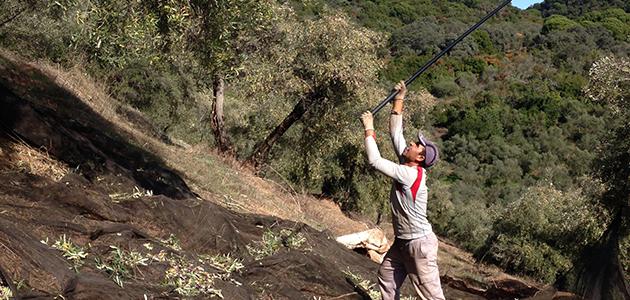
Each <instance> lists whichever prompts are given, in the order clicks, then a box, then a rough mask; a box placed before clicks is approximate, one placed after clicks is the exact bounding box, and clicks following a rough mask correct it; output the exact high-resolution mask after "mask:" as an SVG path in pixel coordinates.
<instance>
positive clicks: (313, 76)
mask: <svg viewBox="0 0 630 300" xmlns="http://www.w3.org/2000/svg"><path fill="white" fill-rule="evenodd" d="M277 11H278V12H279V13H280V14H281V15H280V17H279V19H278V20H277V21H276V23H275V25H274V27H273V28H272V29H270V30H269V31H268V32H267V33H266V35H261V36H258V37H256V38H254V39H252V40H250V41H249V45H248V47H251V48H252V49H255V51H256V52H255V53H253V57H252V58H251V60H250V62H249V63H250V64H252V66H251V67H248V68H245V70H246V71H245V72H248V73H247V76H246V78H244V82H245V83H246V84H248V85H249V87H248V88H247V90H248V91H250V95H249V96H250V97H252V98H253V99H256V100H257V101H256V102H258V103H270V102H269V100H272V102H273V101H277V100H278V99H286V100H287V101H290V102H291V104H290V105H287V104H286V103H275V104H270V106H263V107H261V110H260V111H259V112H260V113H267V111H273V110H274V107H273V106H276V107H275V109H279V108H281V107H283V106H285V107H287V108H289V106H291V107H290V108H289V109H288V110H289V111H288V113H287V114H286V115H285V116H284V117H283V118H281V120H280V121H279V123H277V124H276V125H275V126H273V128H272V129H271V131H270V132H269V133H268V134H267V135H266V137H265V138H264V139H263V140H262V141H260V142H259V143H258V144H257V145H256V146H255V149H254V150H253V151H252V154H251V155H250V157H249V159H248V162H249V163H250V164H251V165H253V166H255V167H260V166H261V164H264V163H265V162H266V161H267V159H268V156H269V153H270V152H271V150H272V148H273V146H274V145H275V144H276V142H277V141H278V140H279V139H280V138H281V137H282V136H283V135H284V134H285V133H286V132H287V130H289V128H291V127H292V126H293V125H294V124H296V123H297V122H302V123H304V124H306V123H308V124H309V125H308V127H309V128H306V130H307V131H308V130H313V131H317V132H318V133H324V132H336V133H337V134H338V137H341V136H342V135H341V132H343V131H345V130H348V128H349V127H350V126H346V125H347V124H348V122H353V121H355V120H354V118H353V117H351V116H348V115H347V113H348V112H352V113H355V114H357V116H358V112H359V111H358V110H355V109H356V108H359V107H360V108H361V109H365V108H367V106H368V105H367V104H366V102H365V101H367V100H368V99H370V98H371V97H375V95H374V94H371V93H373V92H374V90H375V88H374V87H375V86H376V83H377V71H378V70H379V68H380V66H381V65H382V63H381V60H380V59H379V57H378V55H377V53H378V51H379V49H381V47H382V46H383V44H384V43H383V37H382V36H381V35H379V34H377V33H374V32H372V31H370V30H367V29H365V28H361V27H359V26H357V25H355V24H353V23H351V22H350V21H348V18H347V17H346V16H345V15H342V14H333V13H328V14H326V15H324V16H322V17H321V18H318V19H313V20H306V21H299V20H298V19H297V18H296V16H295V14H294V13H293V11H292V10H291V9H290V8H288V7H280V8H278V9H277ZM261 45H264V46H261ZM370 94H371V95H370ZM270 97H271V98H272V99H269V98H270ZM340 114H346V115H343V116H341V115H340ZM332 116H335V117H334V118H337V119H336V120H332V119H330V118H332ZM337 122H338V123H339V124H337ZM331 124H334V125H335V126H338V127H339V128H335V129H333V130H330V131H327V129H330V128H329V125H331ZM344 126H345V127H344ZM320 141H321V140H320ZM313 142H319V141H313Z"/></svg>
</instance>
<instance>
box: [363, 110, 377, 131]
mask: <svg viewBox="0 0 630 300" xmlns="http://www.w3.org/2000/svg"><path fill="white" fill-rule="evenodd" d="M361 122H363V128H365V130H366V131H367V130H374V117H373V116H372V113H371V112H369V111H366V112H364V113H363V114H362V115H361Z"/></svg>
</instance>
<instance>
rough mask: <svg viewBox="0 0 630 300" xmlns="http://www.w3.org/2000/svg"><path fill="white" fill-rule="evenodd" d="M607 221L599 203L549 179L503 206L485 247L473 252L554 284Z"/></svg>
mask: <svg viewBox="0 0 630 300" xmlns="http://www.w3.org/2000/svg"><path fill="white" fill-rule="evenodd" d="M589 181H590V180H589ZM590 188H595V189H597V188H598V186H597V183H592V182H591V185H590ZM599 188H600V190H601V186H599ZM606 219H609V217H608V215H607V213H606V211H605V210H604V209H603V207H602V206H600V205H599V204H597V203H596V202H594V201H593V200H591V199H590V198H589V197H586V196H585V195H583V194H582V193H581V191H580V190H573V191H570V192H561V191H559V190H557V189H555V188H554V187H553V185H552V184H551V183H550V184H549V185H547V186H539V187H533V188H531V189H529V190H528V191H527V192H526V193H525V194H524V195H523V197H522V198H520V199H519V200H518V201H516V202H514V203H512V204H510V205H509V206H507V208H506V209H505V210H504V211H503V213H502V217H501V218H499V219H497V220H496V222H495V224H494V226H493V229H492V230H493V234H492V235H491V237H490V238H489V239H488V240H487V241H486V245H485V246H484V247H481V248H479V250H478V251H477V252H476V254H475V255H476V257H477V258H480V259H484V260H488V261H492V262H496V263H498V264H499V265H501V266H503V267H504V268H507V269H508V270H511V271H515V272H520V273H523V274H527V275H530V276H534V277H535V278H539V279H541V280H542V281H544V282H554V281H555V280H556V279H557V277H558V276H559V275H560V274H563V273H566V272H568V271H569V270H570V269H571V267H572V266H573V260H574V259H575V258H576V257H578V255H579V253H580V251H581V250H582V249H583V247H585V246H587V245H589V244H592V243H593V242H595V241H596V240H597V239H598V238H599V237H600V236H601V234H602V233H603V232H604V229H605V224H606V223H607V222H606Z"/></svg>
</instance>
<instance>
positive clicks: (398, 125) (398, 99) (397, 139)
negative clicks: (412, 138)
mask: <svg viewBox="0 0 630 300" xmlns="http://www.w3.org/2000/svg"><path fill="white" fill-rule="evenodd" d="M394 90H397V91H398V94H396V96H395V97H394V102H393V104H392V113H391V116H390V117H389V134H390V136H391V138H392V143H393V144H394V151H395V152H396V155H397V156H398V160H399V161H400V162H402V153H403V151H405V147H407V142H406V141H405V137H404V135H403V125H402V123H403V119H402V111H403V103H404V102H405V95H406V94H407V87H406V86H405V82H404V81H400V82H399V83H397V84H396V86H395V87H394Z"/></svg>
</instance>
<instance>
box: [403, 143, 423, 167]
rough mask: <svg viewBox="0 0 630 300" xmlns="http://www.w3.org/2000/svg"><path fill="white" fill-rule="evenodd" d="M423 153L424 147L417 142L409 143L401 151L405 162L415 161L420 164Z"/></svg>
mask: <svg viewBox="0 0 630 300" xmlns="http://www.w3.org/2000/svg"><path fill="white" fill-rule="evenodd" d="M424 153H425V149H424V146H422V145H421V144H420V143H418V142H410V143H409V146H407V148H405V150H404V151H403V157H404V158H405V161H407V162H412V161H415V162H417V163H421V162H423V161H424Z"/></svg>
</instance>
